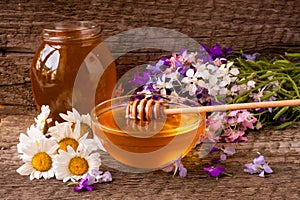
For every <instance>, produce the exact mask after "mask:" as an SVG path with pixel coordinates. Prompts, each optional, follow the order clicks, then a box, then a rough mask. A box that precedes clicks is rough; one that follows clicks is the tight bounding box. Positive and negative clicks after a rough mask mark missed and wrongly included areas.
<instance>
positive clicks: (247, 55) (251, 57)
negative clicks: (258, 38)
mask: <svg viewBox="0 0 300 200" xmlns="http://www.w3.org/2000/svg"><path fill="white" fill-rule="evenodd" d="M258 55H259V53H254V54H242V57H244V58H246V59H247V60H252V61H255V60H256V58H257V56H258Z"/></svg>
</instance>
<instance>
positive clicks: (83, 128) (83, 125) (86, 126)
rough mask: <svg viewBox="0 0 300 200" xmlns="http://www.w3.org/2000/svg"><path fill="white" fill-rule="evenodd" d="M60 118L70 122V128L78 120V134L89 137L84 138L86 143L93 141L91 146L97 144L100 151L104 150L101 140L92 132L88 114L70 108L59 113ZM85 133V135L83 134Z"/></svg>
mask: <svg viewBox="0 0 300 200" xmlns="http://www.w3.org/2000/svg"><path fill="white" fill-rule="evenodd" d="M59 115H60V117H61V118H63V119H64V120H65V121H66V122H70V123H72V124H73V125H72V128H73V126H74V125H75V124H77V123H78V121H79V122H80V129H79V130H80V136H81V137H86V138H89V139H88V140H86V142H88V143H94V144H92V145H93V146H98V148H99V149H101V150H102V151H106V150H105V149H104V147H103V145H102V143H101V141H100V140H99V139H98V137H97V136H96V135H95V134H94V133H93V131H92V128H91V125H92V120H91V116H90V115H89V114H86V115H84V114H82V115H80V114H79V112H78V111H77V110H76V109H75V108H72V112H71V111H67V114H63V113H60V114H59ZM85 134H87V136H85Z"/></svg>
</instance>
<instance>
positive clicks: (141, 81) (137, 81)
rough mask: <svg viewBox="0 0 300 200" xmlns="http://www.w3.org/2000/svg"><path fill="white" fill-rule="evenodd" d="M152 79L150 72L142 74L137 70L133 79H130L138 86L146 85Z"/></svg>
mask: <svg viewBox="0 0 300 200" xmlns="http://www.w3.org/2000/svg"><path fill="white" fill-rule="evenodd" d="M149 80H150V72H144V73H143V75H142V76H141V75H140V74H139V71H138V70H137V71H136V72H135V74H134V77H133V80H130V81H129V82H130V83H133V84H135V85H137V86H140V85H144V84H145V83H147V82H148V81H149Z"/></svg>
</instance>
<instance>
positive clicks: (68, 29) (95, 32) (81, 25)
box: [42, 21, 101, 42]
mask: <svg viewBox="0 0 300 200" xmlns="http://www.w3.org/2000/svg"><path fill="white" fill-rule="evenodd" d="M100 33H101V28H100V26H99V25H98V24H96V23H95V22H91V21H62V22H55V23H48V24H46V25H45V26H44V28H43V32H42V37H43V39H44V40H45V41H52V42H62V41H63V42H65V41H70V40H71V41H76V40H83V39H93V38H97V37H99V36H100Z"/></svg>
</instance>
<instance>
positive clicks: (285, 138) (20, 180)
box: [0, 113, 300, 200]
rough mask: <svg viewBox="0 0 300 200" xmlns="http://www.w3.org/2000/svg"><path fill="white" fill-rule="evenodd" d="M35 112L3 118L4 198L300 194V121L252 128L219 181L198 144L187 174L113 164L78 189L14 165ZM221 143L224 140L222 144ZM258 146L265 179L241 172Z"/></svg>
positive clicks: (0, 149)
mask: <svg viewBox="0 0 300 200" xmlns="http://www.w3.org/2000/svg"><path fill="white" fill-rule="evenodd" d="M34 114H35V113H31V114H30V115H27V116H25V115H19V116H15V115H10V116H7V117H4V118H2V119H1V122H0V127H1V128H0V138H1V139H0V170H1V172H2V174H1V176H0V182H1V183H2V184H1V188H0V193H1V196H2V198H4V199H16V198H18V199H28V198H30V199H58V198H59V199H73V198H84V199H85V198H89V199H91V198H105V199H184V198H188V199H216V198H217V199H238V198H239V199H240V198H243V199H244V198H245V199H246V198H249V199H278V200H279V199H299V198H300V196H299V194H300V189H299V184H300V181H299V180H300V174H299V173H298V171H299V158H300V137H299V134H298V133H299V131H300V124H299V123H297V124H295V125H294V126H292V127H289V128H288V129H286V130H284V131H274V130H272V129H270V128H269V129H263V130H261V131H255V132H251V133H249V135H248V137H249V142H245V143H239V144H237V145H236V149H237V153H236V154H235V155H233V156H231V157H230V158H228V160H227V161H225V162H224V165H225V167H226V169H227V170H228V172H230V173H233V174H234V177H233V178H230V177H223V178H221V179H220V180H218V181H216V180H215V179H214V178H207V176H206V174H205V172H204V171H203V170H202V168H203V167H205V166H208V165H209V162H210V159H212V158H213V157H217V155H214V154H213V155H208V156H207V157H205V158H203V159H199V158H198V151H199V148H196V149H195V150H193V151H192V152H190V153H189V154H188V155H187V157H185V158H184V159H183V163H184V165H185V166H186V167H187V169H188V175H187V177H185V178H180V177H177V176H176V177H174V178H172V174H168V173H164V172H162V171H154V172H149V173H144V174H140V173H138V174H136V173H125V172H119V171H116V170H111V169H109V168H107V167H105V166H102V167H101V169H102V170H106V169H109V170H110V171H111V173H112V176H113V179H114V180H113V182H111V183H108V184H99V185H96V190H95V191H93V192H82V193H75V192H73V191H72V189H71V188H69V187H67V185H66V184H65V183H62V181H58V180H55V179H50V180H34V181H30V180H29V177H27V176H20V175H19V174H17V173H16V172H15V170H16V169H17V168H18V167H19V166H20V165H21V164H22V162H21V161H20V159H19V158H18V154H17V151H16V144H17V143H18V136H19V134H20V132H25V131H26V128H27V127H29V126H30V124H31V123H33V117H34ZM218 145H219V146H221V145H224V144H218ZM256 151H260V152H261V153H262V154H263V155H264V156H265V158H266V160H267V161H268V162H269V165H270V166H271V167H272V169H273V170H274V174H271V175H269V176H268V177H267V178H259V177H258V176H257V175H249V174H246V173H244V172H243V165H244V164H246V163H249V162H251V161H252V159H253V158H254V156H255V155H256Z"/></svg>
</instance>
